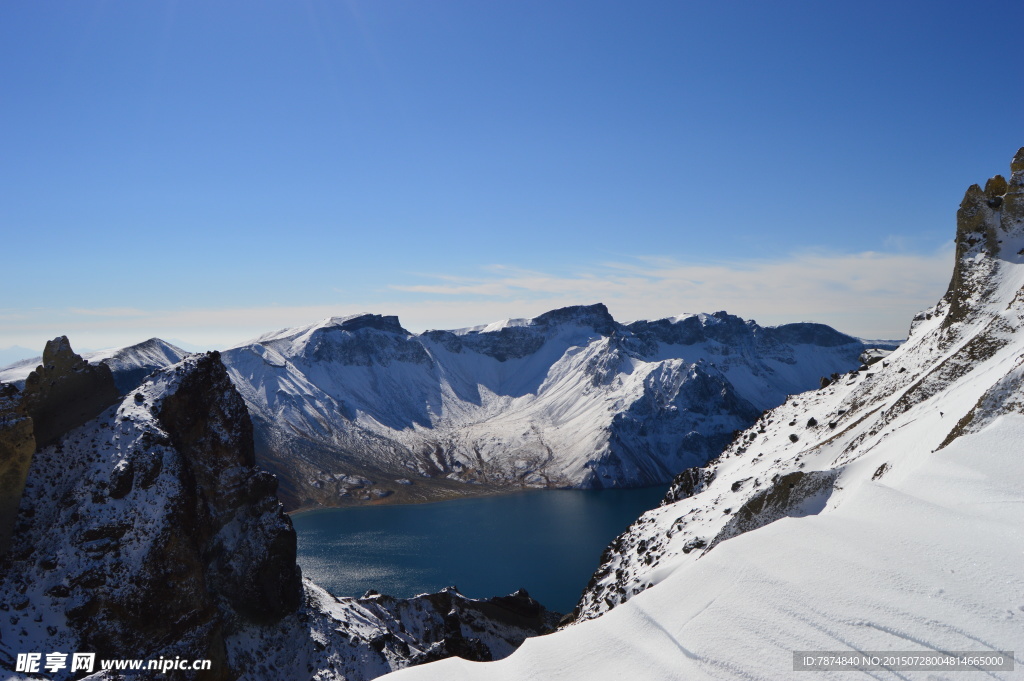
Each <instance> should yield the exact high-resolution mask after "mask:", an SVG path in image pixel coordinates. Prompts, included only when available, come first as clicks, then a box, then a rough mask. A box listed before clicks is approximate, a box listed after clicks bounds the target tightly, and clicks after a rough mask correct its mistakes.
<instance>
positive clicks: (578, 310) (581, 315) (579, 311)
mask: <svg viewBox="0 0 1024 681" xmlns="http://www.w3.org/2000/svg"><path fill="white" fill-rule="evenodd" d="M566 322H578V323H580V324H586V325H588V326H591V327H593V329H594V330H595V331H597V332H598V333H601V334H605V335H608V334H610V333H611V331H612V329H613V328H614V326H615V320H614V319H613V318H612V315H611V313H610V312H608V308H607V307H606V306H605V304H604V303H594V304H593V305H570V306H569V307H560V308H558V309H557V310H551V311H550V312H545V313H544V314H542V315H540V316H538V317H534V318H533V323H534V324H537V325H541V326H542V325H548V324H563V323H566Z"/></svg>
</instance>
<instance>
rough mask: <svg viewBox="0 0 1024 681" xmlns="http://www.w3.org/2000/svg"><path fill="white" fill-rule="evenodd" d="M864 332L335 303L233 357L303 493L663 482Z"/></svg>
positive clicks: (338, 498) (594, 309)
mask: <svg viewBox="0 0 1024 681" xmlns="http://www.w3.org/2000/svg"><path fill="white" fill-rule="evenodd" d="M891 347H892V346H890V348H891ZM865 348H866V346H865V344H864V343H862V342H861V341H859V340H857V339H855V338H852V337H850V336H846V335H843V334H841V333H838V332H837V331H835V330H833V329H831V328H829V327H826V326H822V325H820V324H808V323H803V324H788V325H785V326H779V327H773V328H763V327H760V326H758V325H757V324H756V323H754V322H753V321H744V320H742V319H740V318H738V317H735V316H733V315H729V314H726V313H724V312H717V313H715V314H711V315H708V314H699V315H686V316H682V317H676V318H670V319H661V320H657V321H639V322H634V323H631V324H620V323H618V322H616V321H615V320H614V319H612V317H611V315H610V314H609V313H608V310H607V309H606V308H605V306H604V305H601V304H596V305H590V306H577V307H569V308H564V309H560V310H554V311H551V312H548V313H546V314H543V315H541V316H539V317H536V318H533V319H513V320H505V321H502V322H498V323H495V324H490V325H488V326H483V327H473V328H468V329H459V330H455V331H428V332H425V333H422V334H418V335H417V334H412V333H410V332H408V331H406V330H405V329H404V328H402V326H401V325H400V324H399V321H398V319H397V318H396V317H387V316H380V315H372V314H365V315H357V316H353V317H342V318H331V319H326V320H323V321H321V322H318V323H316V324H311V325H309V326H305V327H300V328H294V329H285V330H283V331H279V332H276V333H272V334H267V335H265V336H262V337H260V338H258V339H256V340H254V341H251V342H249V343H245V344H243V345H240V346H237V347H235V348H231V349H229V350H227V351H225V352H224V353H223V355H222V356H223V359H224V363H225V364H226V365H227V367H228V371H229V373H230V375H231V379H232V381H233V382H234V384H235V385H236V386H237V388H238V390H239V392H241V394H242V396H243V398H244V399H245V400H246V403H247V404H248V406H249V410H250V413H251V414H252V416H253V421H254V424H255V428H256V438H257V452H258V453H259V455H260V457H261V461H263V462H264V463H265V465H267V466H268V467H269V468H270V469H271V470H273V471H274V472H276V473H278V475H279V476H280V477H281V479H282V489H281V493H282V499H284V501H285V504H286V505H287V506H290V507H293V508H295V507H302V506H311V505H316V504H322V505H338V504H344V503H352V502H355V501H359V500H373V499H378V498H381V497H384V496H390V495H395V497H397V498H401V499H402V500H425V499H430V498H437V497H439V496H446V495H457V494H470V493H481V492H486V491H490V490H496V489H502V488H508V487H509V486H531V487H578V488H606V487H627V486H641V485H646V484H654V483H660V482H667V481H669V480H671V479H672V477H673V476H674V475H675V474H676V473H677V472H678V471H680V470H682V469H684V468H687V467H690V466H694V465H699V464H701V463H703V462H705V461H706V460H707V459H708V458H710V457H711V456H713V455H714V454H716V453H717V452H719V451H721V449H722V447H723V446H724V445H725V444H727V443H728V442H729V440H730V439H731V437H732V434H733V433H734V432H735V431H736V430H738V429H742V428H745V427H746V426H748V425H749V424H750V423H752V422H753V421H754V419H756V418H757V416H758V415H759V414H760V413H761V411H762V410H764V409H767V408H769V407H773V406H775V405H778V404H779V403H781V402H782V401H783V400H784V399H785V398H786V395H788V394H792V393H797V392H802V391H804V390H807V389H809V388H812V387H815V386H817V385H819V381H820V379H821V377H822V376H828V375H830V374H832V373H835V372H841V371H848V370H850V369H853V368H856V367H857V366H858V365H859V364H860V359H859V358H860V356H861V354H862V353H863V352H864V350H865ZM466 483H470V485H467V484H466Z"/></svg>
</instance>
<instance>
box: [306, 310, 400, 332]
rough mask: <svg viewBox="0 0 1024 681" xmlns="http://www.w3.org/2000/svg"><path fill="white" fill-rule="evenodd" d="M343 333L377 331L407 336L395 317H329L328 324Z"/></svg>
mask: <svg viewBox="0 0 1024 681" xmlns="http://www.w3.org/2000/svg"><path fill="white" fill-rule="evenodd" d="M324 326H325V327H326V326H330V327H334V328H338V329H341V330H343V331H350V332H351V331H359V330H360V329H376V330H377V331H389V332H391V333H401V334H404V335H409V332H408V331H406V330H405V328H403V327H402V324H401V323H400V322H399V321H398V317H396V316H395V315H379V314H369V313H366V314H359V315H353V316H351V317H331V318H330V320H329V323H328V324H324Z"/></svg>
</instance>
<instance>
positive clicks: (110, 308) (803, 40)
mask: <svg viewBox="0 0 1024 681" xmlns="http://www.w3.org/2000/svg"><path fill="white" fill-rule="evenodd" d="M1022 25H1024V6H1022V5H1021V4H1020V3H1019V2H1002V1H999V0H997V1H994V2H991V3H987V4H986V5H985V6H984V7H983V8H982V7H980V6H978V5H977V4H974V3H966V2H956V3H954V2H901V3H892V2H885V3H882V2H857V3H832V2H817V1H815V2H771V3H765V2H732V3H695V2H683V1H682V0H676V1H673V2H654V1H651V2H639V3H623V2H603V1H601V0H586V1H580V2H575V1H573V2H569V1H560V0H543V1H538V2H534V1H532V0H516V1H515V2H480V1H479V0H466V1H454V0H453V1H446V0H437V1H433V2H423V1H422V0H373V1H370V0H350V1H347V2H344V1H335V2H324V1H320V0H296V1H294V2H281V1H275V2H267V1H260V0H255V1H253V0H249V1H246V2H241V1H239V2H223V1H218V0H204V1H202V2H199V1H159V0H150V1H147V2H137V0H104V1H94V0H77V1H75V2H70V1H68V2H53V1H50V0H40V1H38V2H7V3H2V4H0V60H2V64H3V68H2V69H0V230H2V242H0V243H2V244H3V251H2V252H3V254H4V257H3V261H2V263H3V266H2V268H0V287H2V291H3V294H4V295H3V301H2V302H0V348H2V347H5V346H8V345H15V344H16V345H21V346H26V347H30V348H37V347H39V346H41V345H42V342H43V341H44V340H45V339H47V338H52V337H54V336H56V335H60V334H64V333H66V334H68V335H69V336H70V337H71V339H72V342H73V343H75V344H76V345H78V346H84V347H103V346H109V345H119V344H126V343H131V342H135V341H138V340H143V339H144V338H147V337H149V336H152V335H159V336H162V337H165V338H178V339H184V340H186V341H189V342H190V343H194V344H197V345H210V346H223V345H226V344H230V343H233V342H237V341H242V340H245V339H246V338H249V337H251V336H254V335H257V334H259V333H262V332H265V331H269V330H273V329H276V328H279V327H282V326H287V325H293V324H299V323H304V322H309V321H314V320H315V319H317V318H320V317H324V316H327V315H343V314H351V313H355V312H360V311H372V312H379V313H383V314H398V315H399V316H400V317H401V319H402V321H403V322H404V323H405V325H406V326H407V327H408V328H411V329H413V330H421V329H424V328H439V327H440V328H450V327H454V326H464V325H471V324H479V323H486V322H490V321H494V320H497V319H501V318H505V317H510V316H514V317H516V316H534V315H536V314H539V313H541V312H543V311H545V310H547V309H550V308H551V307H556V306H559V305H565V304H573V303H592V302H596V301H599V300H600V301H603V302H605V303H607V304H608V305H609V307H610V309H611V310H612V312H613V314H614V315H615V316H616V317H617V318H619V319H622V320H624V321H625V320H629V319H634V318H642V317H648V318H649V317H663V316H670V315H674V314H678V313H681V312H696V311H713V310H717V309H727V310H729V311H730V312H734V313H736V314H741V315H743V316H746V317H753V318H755V319H757V320H758V321H759V322H761V323H766V324H767V323H783V322H787V321H800V320H814V321H822V322H826V323H830V324H833V325H834V326H836V327H837V328H839V329H841V330H843V331H847V332H850V333H854V334H858V335H861V336H870V337H901V336H903V335H904V334H905V332H906V328H907V326H908V324H909V320H910V316H911V315H912V314H913V313H914V312H915V311H916V310H918V309H921V308H923V307H926V306H928V305H930V304H932V303H933V302H934V301H935V300H936V299H937V298H938V296H940V295H941V294H942V292H943V290H944V287H945V284H946V283H947V282H948V277H949V273H950V269H951V265H952V262H951V258H952V250H951V239H952V236H953V230H954V226H955V211H956V207H957V204H958V203H959V200H960V198H961V197H962V195H963V192H964V190H965V189H966V188H967V186H968V185H969V184H971V183H974V182H984V180H985V179H986V178H988V177H989V176H991V175H993V174H995V173H998V172H1003V173H1005V172H1006V171H1007V169H1008V165H1009V160H1010V158H1011V157H1012V155H1013V153H1014V152H1015V151H1016V150H1017V148H1018V147H1019V146H1021V145H1024V134H1022V133H1024V125H1022V123H1024V87H1021V80H1020V75H1019V73H1018V71H1019V69H1018V68H1017V67H1016V64H1017V63H1018V59H1017V54H1015V50H1016V52H1019V48H1015V46H1017V45H1019V29H1020V27H1021V26H1022Z"/></svg>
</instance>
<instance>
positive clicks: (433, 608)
mask: <svg viewBox="0 0 1024 681" xmlns="http://www.w3.org/2000/svg"><path fill="white" fill-rule="evenodd" d="M359 603H360V604H361V605H363V606H364V607H366V608H367V609H369V610H370V611H372V612H375V613H378V614H379V615H380V616H381V619H382V620H385V621H394V622H396V623H398V625H399V626H398V629H399V631H396V632H389V633H385V634H384V635H383V636H382V637H381V639H379V641H378V645H380V646H381V647H382V648H383V646H384V645H385V644H391V645H394V644H397V643H398V642H399V641H400V640H401V636H400V633H401V629H402V628H405V629H407V627H405V626H404V625H402V624H401V623H405V622H415V624H416V628H417V629H418V632H417V635H416V638H417V642H416V645H417V647H419V648H420V651H421V652H419V653H413V654H412V655H411V657H410V665H415V664H423V663H426V662H434V661H435V660H443V659H445V658H447V657H461V658H463V659H466V660H473V661H475V662H490V661H492V660H499V659H502V658H504V657H506V656H508V655H509V654H511V653H512V651H514V650H515V649H516V648H517V647H519V646H520V645H521V644H522V642H523V641H525V640H526V639H527V638H529V637H531V636H539V635H542V634H548V633H551V632H553V631H555V628H556V626H557V624H558V620H559V618H560V617H561V615H560V614H559V613H556V612H551V611H549V610H546V609H545V608H544V606H542V605H541V604H540V603H538V602H537V601H535V600H534V599H533V598H531V597H530V594H529V593H527V592H526V590H525V589H520V590H519V591H517V592H515V593H513V594H510V595H508V596H498V597H495V598H489V599H486V600H472V599H469V598H466V597H465V596H463V595H462V594H460V593H459V592H458V591H457V590H456V589H455V588H454V587H449V588H447V589H442V590H441V591H439V592H437V593H433V594H424V595H421V596H416V597H414V598H393V597H391V596H385V595H367V596H364V597H363V598H360V599H359Z"/></svg>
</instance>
